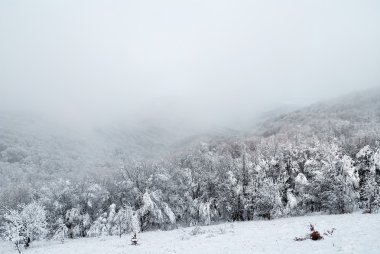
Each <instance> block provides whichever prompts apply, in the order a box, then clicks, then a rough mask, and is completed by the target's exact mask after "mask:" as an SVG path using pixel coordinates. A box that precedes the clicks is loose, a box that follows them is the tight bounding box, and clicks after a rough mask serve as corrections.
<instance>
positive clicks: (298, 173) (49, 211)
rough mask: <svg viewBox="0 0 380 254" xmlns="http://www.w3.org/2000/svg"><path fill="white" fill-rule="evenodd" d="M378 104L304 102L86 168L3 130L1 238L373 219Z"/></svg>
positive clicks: (370, 96)
mask: <svg viewBox="0 0 380 254" xmlns="http://www.w3.org/2000/svg"><path fill="white" fill-rule="evenodd" d="M379 97H380V94H379V90H371V91H369V92H365V93H362V94H361V95H360V96H358V95H356V100H355V101H353V100H352V97H351V96H346V97H344V98H341V99H338V100H333V101H327V102H323V103H319V104H315V105H313V106H310V107H307V108H305V109H302V110H298V111H295V112H292V113H288V114H283V115H280V116H277V117H273V118H271V119H269V120H266V121H265V122H263V123H261V124H260V125H258V126H257V127H256V128H255V129H254V130H252V131H250V132H249V133H245V134H244V135H243V134H242V135H240V136H236V137H231V138H208V139H206V140H203V141H202V142H196V144H193V145H188V146H185V147H183V148H181V150H179V151H177V152H172V151H171V152H169V153H167V154H166V155H165V156H163V157H161V158H157V159H153V160H152V159H147V158H145V159H140V160H133V159H131V158H129V157H127V156H125V154H124V153H121V152H120V151H119V149H115V150H112V152H111V151H107V152H105V151H104V152H103V157H98V158H97V160H96V161H97V163H93V164H88V163H86V158H85V157H74V158H73V154H72V153H70V150H69V149H67V148H68V147H70V145H73V144H75V142H74V141H70V142H71V143H70V142H67V141H66V147H65V146H62V145H61V144H59V143H58V142H59V141H60V139H59V137H55V138H56V140H57V143H54V144H51V143H49V144H50V145H51V146H53V148H51V146H48V147H44V146H43V145H44V144H43V143H38V142H36V140H33V139H32V136H30V137H28V138H29V139H25V140H20V139H17V138H16V137H15V136H13V135H12V134H13V133H12V131H11V130H10V129H8V130H6V129H2V132H1V133H2V136H3V138H2V139H1V143H0V147H1V156H0V159H1V164H0V165H1V172H0V173H1V189H0V191H1V192H0V205H1V210H0V211H1V214H0V215H1V220H0V222H1V231H0V232H1V235H2V238H3V239H9V240H13V241H14V240H15V239H18V238H25V237H30V240H31V241H33V240H36V239H42V238H46V239H60V240H62V241H64V239H66V238H81V237H94V236H107V235H118V236H121V235H123V234H127V233H131V232H146V231H150V230H155V229H161V230H170V229H175V228H177V227H179V226H181V227H182V226H194V225H209V224H213V223H215V222H232V221H249V220H261V219H267V220H272V219H276V218H281V217H289V216H300V215H307V214H310V213H314V212H323V213H327V214H344V213H352V212H354V211H358V210H359V209H361V210H362V211H365V212H368V213H375V212H377V211H378V210H379V209H380V143H379V140H380V139H379V138H380V137H379V133H380V131H379V127H380V115H379V112H380V101H379V100H378V99H377V98H379ZM24 137H25V136H24ZM61 141H62V140H61ZM15 144H17V145H15ZM54 146H57V147H58V148H57V147H55V148H54ZM35 147H38V148H39V149H38V150H37V149H35ZM79 147H81V146H79ZM65 148H66V149H67V150H65ZM83 149H84V148H83ZM57 151H58V152H59V154H58V155H57ZM51 153H53V154H51ZM86 153H88V152H86ZM54 154H56V155H57V157H55V156H54ZM83 154H84V153H83ZM98 156H100V155H98ZM91 158H93V157H91ZM102 159H104V161H103V162H101V160H102ZM88 160H90V159H88ZM81 165H82V166H83V167H84V168H83V169H82V167H81ZM52 166H53V167H52ZM54 167H56V168H57V170H56V171H54V170H53V169H54ZM75 167H78V168H75ZM85 167H94V170H93V171H91V170H90V169H89V168H86V169H85ZM96 167H99V168H100V169H99V168H96ZM96 170H97V172H96ZM81 171H84V172H81ZM35 172H38V174H37V175H36V174H35ZM62 172H66V173H62ZM26 183H28V184H26Z"/></svg>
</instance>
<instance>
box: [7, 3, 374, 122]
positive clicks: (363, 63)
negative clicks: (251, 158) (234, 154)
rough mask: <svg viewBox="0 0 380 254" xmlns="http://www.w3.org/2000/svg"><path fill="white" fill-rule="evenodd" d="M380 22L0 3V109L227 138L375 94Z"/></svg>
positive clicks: (278, 10) (263, 9)
mask: <svg viewBox="0 0 380 254" xmlns="http://www.w3.org/2000/svg"><path fill="white" fill-rule="evenodd" d="M379 13H380V2H379V1H376V0H373V1H367V0H362V1H357V0H356V1H350V0H335V1H331V0H330V1H327V0H326V1H311V0H298V1H297V0H295V1H291V0H288V1H250V0H247V1H241V0H239V1H236V0H235V1H224V0H210V1H174V0H173V1H167V0H162V1H154V0H151V1H146V0H140V1H111V0H109V1H99V0H91V1H90V0H84V1H77V0H76V1H70V0H64V1H51V0H34V1H27V0H18V1H14V0H2V1H1V2H0V106H1V109H2V110H3V111H4V110H5V111H22V112H37V113H43V114H45V115H48V116H49V117H52V118H56V119H64V120H65V121H66V122H72V123H81V124H83V123H91V124H96V123H98V122H102V123H105V122H112V121H115V120H117V121H118V120H120V119H127V120H131V119H133V120H140V119H141V120H146V119H170V118H178V119H180V120H181V121H187V122H192V123H194V124H195V123H196V124H197V125H199V126H214V125H227V126H234V125H237V124H238V123H240V122H244V121H251V119H254V118H255V117H256V116H257V115H260V114H262V113H263V112H266V111H268V110H272V109H274V108H276V107H282V106H283V105H284V104H295V105H307V104H310V103H313V102H315V101H318V100H321V99H327V98H333V97H336V96H339V95H342V94H346V93H349V92H352V91H357V90H361V89H366V88H369V87H374V86H378V85H379V80H380V72H379V70H380V47H379V45H380V16H379ZM172 116H173V117H172Z"/></svg>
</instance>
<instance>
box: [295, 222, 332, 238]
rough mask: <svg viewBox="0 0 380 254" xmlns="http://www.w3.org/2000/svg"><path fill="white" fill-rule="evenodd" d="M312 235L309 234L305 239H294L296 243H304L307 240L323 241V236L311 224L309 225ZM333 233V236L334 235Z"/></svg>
mask: <svg viewBox="0 0 380 254" xmlns="http://www.w3.org/2000/svg"><path fill="white" fill-rule="evenodd" d="M309 229H310V233H309V234H307V236H305V237H296V238H294V241H304V240H307V239H311V240H313V241H318V240H323V236H322V235H321V234H320V233H319V231H317V230H315V226H314V225H312V224H310V225H309ZM332 232H334V229H333V230H332ZM332 232H331V234H332Z"/></svg>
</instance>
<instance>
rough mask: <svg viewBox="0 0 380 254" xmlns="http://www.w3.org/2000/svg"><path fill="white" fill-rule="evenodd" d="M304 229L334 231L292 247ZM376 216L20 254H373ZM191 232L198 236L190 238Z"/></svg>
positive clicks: (229, 227) (203, 230)
mask: <svg viewBox="0 0 380 254" xmlns="http://www.w3.org/2000/svg"><path fill="white" fill-rule="evenodd" d="M309 223H313V224H315V225H316V229H317V230H319V231H320V232H321V233H323V232H324V231H327V230H331V229H332V228H335V229H336V231H335V232H334V233H333V234H332V235H331V236H324V240H321V241H312V240H305V241H300V242H297V241H294V240H293V239H294V238H295V237H302V236H304V235H305V234H306V233H307V232H308V225H309ZM379 230H380V214H360V213H354V214H343V215H314V216H305V217H294V218H283V219H277V220H274V221H254V222H236V223H224V224H219V225H213V226H203V227H200V230H198V231H196V230H195V228H194V227H190V228H183V229H176V230H172V231H152V232H146V233H141V234H140V235H139V236H138V238H139V242H140V245H138V246H132V245H130V238H131V235H130V234H128V235H123V236H122V237H121V238H119V237H117V236H108V237H101V238H81V239H74V240H67V241H66V242H65V243H64V244H61V243H60V242H58V241H40V242H34V243H33V244H32V245H31V247H30V248H29V249H28V250H26V251H25V252H23V253H26V254H46V253H49V254H71V253H72V254H104V253H116V254H124V253H125V254H126V253H136V254H139V253H141V254H143V253H146V254H156V253H157V254H159V253H162V254H164V253H165V254H166V253H181V254H186V253H189V254H190V253H198V254H200V253H205V254H206V253H207V254H214V253H225V254H228V253H231V254H238V253H268V254H269V253H270V254H275V253H282V254H287V253H289V254H290V253H291V254H297V253H300V254H305V253H323V254H326V253H329V254H332V253H347V254H348V253H355V254H377V253H379V250H380V242H379V240H378V232H379ZM195 232H198V233H197V234H195V235H194V233H195ZM0 250H1V251H0V252H1V253H2V254H11V253H16V250H15V249H13V246H12V245H11V243H8V242H1V245H0Z"/></svg>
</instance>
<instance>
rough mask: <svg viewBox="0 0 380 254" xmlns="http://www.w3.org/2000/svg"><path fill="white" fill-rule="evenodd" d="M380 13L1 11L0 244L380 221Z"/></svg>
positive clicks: (130, 5)
mask: <svg viewBox="0 0 380 254" xmlns="http://www.w3.org/2000/svg"><path fill="white" fill-rule="evenodd" d="M290 2H291V4H290ZM379 10H380V3H379V2H377V1H371V0H365V1H360V3H359V2H357V1H351V0H350V1H347V0H345V1H343V0H337V1H318V2H315V1H301V0H295V1H281V2H279V1H272V0H270V1H265V2H260V1H245V0H241V1H240V0H239V1H227V0H222V1H215V0H211V1H198V0H197V1H191V2H179V1H171V0H164V1H150V0H143V1H138V2H132V1H117V0H115V1H98V0H95V1H87V0H86V1H81V2H78V1H72V0H68V1H59V2H56V1H48V0H37V1H25V0H21V1H8V0H5V1H2V2H1V3H0V238H1V242H0V248H2V246H3V245H1V243H2V242H12V243H13V244H14V246H16V247H15V248H16V249H17V250H18V251H19V252H20V253H21V250H22V251H24V250H25V249H27V247H28V246H29V244H30V243H33V242H36V241H42V242H43V241H50V240H57V239H58V240H61V241H62V243H63V242H64V241H63V239H82V238H86V237H105V236H114V235H119V236H120V237H121V236H122V235H127V234H132V233H144V232H149V231H153V230H174V229H177V228H180V227H193V226H196V227H197V228H198V227H199V226H208V225H213V224H217V223H227V222H228V223H229V222H236V221H258V220H260V221H262V220H273V219H278V218H287V217H296V216H306V215H315V214H350V213H354V215H353V216H359V215H357V213H359V212H364V213H366V214H376V213H378V212H379V211H380V99H379V98H380V72H379V71H378V70H380V61H379V59H380V47H379V45H380V28H379V25H380V20H379V15H378V13H379ZM197 230H201V229H200V228H198V229H197ZM199 232H201V231H199ZM199 232H198V233H199ZM194 234H197V233H194ZM3 240H4V241H3ZM4 246H5V245H4ZM20 246H22V247H20ZM0 250H1V249H0ZM0 252H1V251H0Z"/></svg>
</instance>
